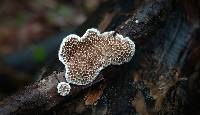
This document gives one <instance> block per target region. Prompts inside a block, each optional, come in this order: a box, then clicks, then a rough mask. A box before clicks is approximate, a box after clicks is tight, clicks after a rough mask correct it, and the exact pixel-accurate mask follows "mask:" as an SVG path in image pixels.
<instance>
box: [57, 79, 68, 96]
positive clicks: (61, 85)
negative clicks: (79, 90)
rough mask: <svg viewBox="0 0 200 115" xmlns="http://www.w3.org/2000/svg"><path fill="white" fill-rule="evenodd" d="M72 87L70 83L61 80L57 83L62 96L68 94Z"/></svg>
mask: <svg viewBox="0 0 200 115" xmlns="http://www.w3.org/2000/svg"><path fill="white" fill-rule="evenodd" d="M70 89H71V86H70V85H69V83H66V82H60V83H58V85H57V91H58V93H59V94H60V95H62V96H66V95H68V94H69V92H70Z"/></svg>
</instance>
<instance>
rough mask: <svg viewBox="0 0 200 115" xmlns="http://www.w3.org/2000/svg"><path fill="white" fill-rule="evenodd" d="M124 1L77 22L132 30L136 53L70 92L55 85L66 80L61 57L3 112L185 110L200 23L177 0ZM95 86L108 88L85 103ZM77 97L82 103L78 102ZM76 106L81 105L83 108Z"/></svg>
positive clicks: (125, 31)
mask: <svg viewBox="0 0 200 115" xmlns="http://www.w3.org/2000/svg"><path fill="white" fill-rule="evenodd" d="M122 1H123V0H122ZM122 1H117V0H116V1H109V2H106V3H103V4H102V5H101V6H100V7H99V8H98V9H97V11H96V12H94V14H93V15H92V16H91V17H90V18H89V19H88V20H87V21H86V22H85V23H84V24H83V25H81V26H80V27H79V28H77V30H76V33H77V34H79V35H82V34H83V33H84V32H85V30H86V29H88V28H90V27H96V28H98V29H100V30H101V31H106V30H115V31H116V32H117V33H120V34H122V35H124V36H129V37H130V38H131V39H132V40H133V41H134V42H135V44H136V54H135V56H134V57H133V59H132V60H131V61H130V62H129V63H127V64H123V65H121V66H109V67H107V68H106V69H105V70H103V72H101V74H100V75H99V76H98V79H97V80H96V81H95V82H93V83H92V84H90V85H86V86H75V85H73V86H72V91H71V93H70V95H69V96H67V97H61V96H59V94H58V93H57V92H56V85H57V83H58V82H59V81H64V77H63V76H64V72H63V70H64V67H63V65H62V64H61V63H60V62H59V61H58V60H57V59H56V61H55V62H54V63H52V65H48V67H45V68H44V69H43V71H42V72H41V75H40V76H42V78H43V79H42V80H40V81H38V82H35V83H33V84H32V85H29V86H27V87H26V88H25V89H24V90H21V91H19V92H18V93H16V94H14V95H12V96H10V97H8V98H6V99H4V100H3V101H1V102H0V113H2V114H4V115H6V114H27V113H33V114H39V113H40V114H42V113H46V112H52V113H53V112H58V113H59V114H64V113H66V112H68V113H69V114H80V113H81V114H105V113H106V114H135V113H139V114H183V113H184V112H186V110H185V107H187V105H188V102H187V98H188V96H187V84H188V79H189V77H190V76H192V75H193V76H197V75H199V73H198V72H197V73H195V71H198V70H199V67H200V61H199V57H200V56H199V54H200V52H199V51H200V50H199V46H198V43H199V42H200V41H199V39H198V36H199V34H198V33H199V28H198V27H197V26H195V27H194V26H193V25H192V24H190V23H189V22H188V21H187V20H186V19H185V18H184V15H185V14H184V12H183V11H182V10H181V7H180V6H179V7H177V4H178V3H176V2H175V1H173V0H156V1H145V2H139V3H140V5H139V6H140V7H136V9H134V8H133V6H134V5H135V3H138V1H137V0H136V1H134V2H133V1H132V0H126V1H125V3H124V1H123V4H124V6H123V5H121V3H122ZM126 2H127V3H126ZM125 4H126V5H125ZM175 6H176V7H175ZM136 20H138V22H136ZM194 74H195V75H194ZM196 74H197V75H196ZM194 79H195V77H194ZM189 81H190V80H189ZM191 82H193V81H191ZM96 86H97V87H98V86H103V88H102V92H103V93H99V95H98V96H101V97H99V100H98V103H97V104H96V105H94V106H89V107H88V108H87V107H84V106H86V105H84V104H82V102H83V101H84V99H83V97H84V96H83V95H84V94H85V92H84V91H86V92H87V91H89V90H92V89H94V90H95V87H96ZM191 87H192V86H191ZM80 92H81V93H80ZM77 95H78V96H77ZM71 99H73V100H71ZM81 99H82V101H80V100H81ZM72 103H76V105H77V106H76V107H74V106H73V104H72ZM80 105H81V107H80ZM76 108H82V109H81V110H79V111H78V110H77V109H76ZM61 109H62V110H61Z"/></svg>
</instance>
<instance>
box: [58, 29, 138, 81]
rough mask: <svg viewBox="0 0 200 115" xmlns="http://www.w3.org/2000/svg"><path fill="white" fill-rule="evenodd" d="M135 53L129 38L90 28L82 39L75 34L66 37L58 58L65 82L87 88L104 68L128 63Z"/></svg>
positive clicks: (112, 32)
mask: <svg viewBox="0 0 200 115" xmlns="http://www.w3.org/2000/svg"><path fill="white" fill-rule="evenodd" d="M134 52H135V44H134V42H133V41H131V40H130V39H129V38H128V37H123V36H122V35H119V34H115V33H114V31H109V32H104V33H100V32H99V31H98V30H97V29H94V28H92V29H88V30H87V31H86V33H85V34H84V35H83V36H82V37H79V36H77V35H74V34H71V35H68V36H67V37H65V38H64V39H63V41H62V43H61V46H60V50H59V53H58V56H59V60H60V61H61V62H62V63H63V64H64V65H65V69H66V73H65V78H66V81H67V82H68V83H71V84H76V85H86V84H89V83H91V82H92V81H93V80H94V79H95V78H96V77H97V75H98V74H99V72H100V71H101V70H102V69H103V68H105V67H106V66H108V65H111V64H112V65H119V64H122V63H124V62H128V61H130V60H131V58H132V57H133V55H134Z"/></svg>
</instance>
